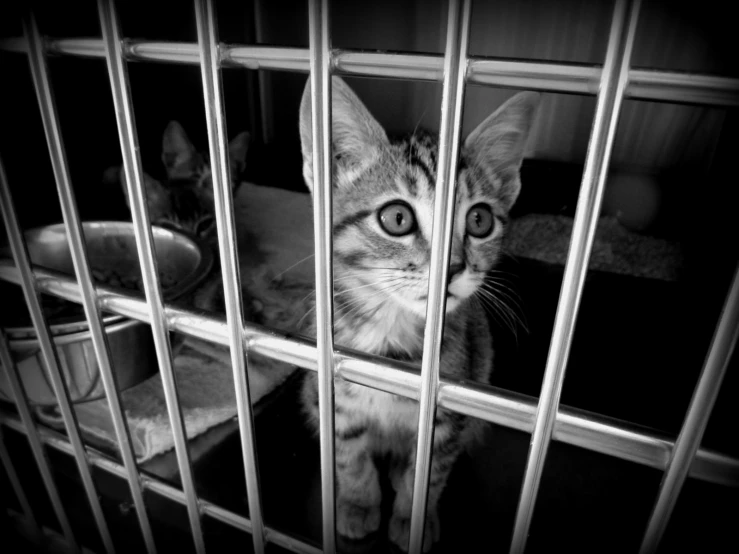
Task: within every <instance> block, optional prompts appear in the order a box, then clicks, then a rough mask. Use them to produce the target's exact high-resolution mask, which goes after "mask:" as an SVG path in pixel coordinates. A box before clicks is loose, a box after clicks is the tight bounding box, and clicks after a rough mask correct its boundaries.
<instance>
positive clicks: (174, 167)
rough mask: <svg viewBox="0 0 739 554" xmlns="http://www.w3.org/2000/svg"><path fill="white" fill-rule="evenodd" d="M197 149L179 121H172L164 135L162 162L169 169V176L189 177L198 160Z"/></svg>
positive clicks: (174, 177)
mask: <svg viewBox="0 0 739 554" xmlns="http://www.w3.org/2000/svg"><path fill="white" fill-rule="evenodd" d="M196 157H197V150H195V147H194V146H193V144H192V142H190V139H189V138H188V136H187V133H185V129H184V128H183V127H182V125H180V124H179V123H178V122H177V121H170V122H169V125H167V128H166V129H165V130H164V135H163V136H162V163H164V167H165V168H166V169H167V178H169V179H177V178H186V177H188V176H189V175H190V174H191V173H192V170H193V164H194V163H195V162H196Z"/></svg>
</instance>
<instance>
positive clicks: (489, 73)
mask: <svg viewBox="0 0 739 554" xmlns="http://www.w3.org/2000/svg"><path fill="white" fill-rule="evenodd" d="M46 48H47V50H48V53H49V54H57V55H71V56H81V57H86V58H102V57H104V55H105V53H104V50H103V45H102V41H101V40H100V39H98V38H84V37H80V38H60V39H49V40H47V45H46ZM0 51H6V52H16V53H26V52H27V51H28V48H27V45H26V43H25V40H24V39H23V38H10V39H4V40H0ZM124 51H125V54H126V59H127V60H129V61H149V62H168V63H183V64H197V63H198V61H199V57H198V45H197V44H195V43H190V42H153V41H137V40H127V41H125V48H124ZM221 62H222V63H223V65H224V66H227V67H245V68H247V69H270V70H281V71H299V72H304V73H307V72H308V71H309V69H310V55H309V52H308V49H306V48H288V47H281V46H247V45H237V44H231V45H223V46H222V48H221ZM332 62H333V67H334V73H336V74H343V75H356V76H366V77H386V78H397V79H412V80H422V81H441V79H442V73H443V65H444V58H443V56H440V55H438V54H416V53H407V52H396V53H393V52H364V51H359V50H337V49H335V50H333V51H332ZM601 71H602V68H601V66H598V65H584V64H578V63H564V62H541V61H529V60H515V59H502V58H486V57H480V56H477V57H473V58H470V63H469V67H468V70H467V82H468V83H470V84H477V85H489V86H499V87H512V88H521V89H530V90H540V91H548V92H566V93H577V94H590V95H593V94H596V92H597V90H598V83H599V82H600V74H601ZM624 95H625V97H627V98H633V99H636V100H660V101H665V102H676V103H689V104H703V105H709V106H739V79H736V78H732V77H723V76H720V75H710V74H701V73H690V72H683V71H662V70H654V69H646V68H642V69H634V68H632V69H631V70H630V71H629V82H628V84H627V86H626V90H625V92H624Z"/></svg>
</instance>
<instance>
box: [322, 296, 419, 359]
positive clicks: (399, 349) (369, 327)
mask: <svg viewBox="0 0 739 554" xmlns="http://www.w3.org/2000/svg"><path fill="white" fill-rule="evenodd" d="M334 340H335V343H336V344H337V345H341V346H344V347H348V348H353V349H355V350H360V351H362V352H367V353H369V354H379V355H382V356H390V357H393V358H396V357H399V358H400V359H408V358H413V357H415V356H416V355H418V356H420V353H421V350H422V348H423V327H422V322H421V321H420V320H419V319H418V318H416V317H414V316H409V315H407V314H404V313H402V312H400V311H398V310H393V309H392V307H388V308H383V309H379V310H376V311H372V312H369V313H363V312H361V311H357V312H356V313H349V314H348V315H346V314H337V317H336V326H335V339H334ZM398 354H400V356H398Z"/></svg>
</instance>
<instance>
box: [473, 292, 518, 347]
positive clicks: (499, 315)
mask: <svg viewBox="0 0 739 554" xmlns="http://www.w3.org/2000/svg"><path fill="white" fill-rule="evenodd" d="M476 298H477V300H478V302H480V305H481V306H483V307H485V306H486V307H487V310H485V311H489V312H490V313H491V314H492V316H493V317H494V318H495V319H497V320H498V322H500V323H501V324H502V325H504V326H505V327H506V328H508V330H509V331H511V334H512V335H513V338H514V340H515V341H516V344H517V345H518V331H517V329H516V325H515V321H513V320H511V318H510V315H509V314H508V312H507V311H506V310H505V309H503V308H502V307H501V306H500V304H499V302H498V301H497V299H495V297H490V296H485V295H482V294H479V295H477V296H476ZM483 309H484V308H483Z"/></svg>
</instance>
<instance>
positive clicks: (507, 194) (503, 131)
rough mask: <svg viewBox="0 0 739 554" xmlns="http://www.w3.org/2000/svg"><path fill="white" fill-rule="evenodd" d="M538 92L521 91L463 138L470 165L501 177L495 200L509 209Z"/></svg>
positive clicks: (518, 182) (518, 183) (515, 194)
mask: <svg viewBox="0 0 739 554" xmlns="http://www.w3.org/2000/svg"><path fill="white" fill-rule="evenodd" d="M539 99H540V95H539V94H538V93H536V92H520V93H518V94H516V95H515V96H514V97H513V98H511V99H510V100H508V101H507V102H506V103H505V104H503V105H502V106H501V107H500V108H498V109H497V110H496V111H495V112H494V113H493V114H492V115H490V116H489V117H488V118H487V119H485V121H483V122H482V123H480V125H478V126H477V128H476V129H475V130H474V131H472V132H471V133H470V134H469V135H468V136H467V138H466V139H465V141H464V148H465V156H466V159H467V161H468V163H469V165H470V166H471V167H473V168H477V169H480V170H482V171H483V174H484V175H485V176H487V177H488V178H490V179H494V178H497V179H499V180H500V189H499V190H498V191H497V196H498V199H499V200H500V201H501V202H502V203H503V206H504V207H505V209H506V210H509V209H510V208H511V207H512V206H513V204H514V202H515V201H516V198H518V194H519V192H520V191H521V180H520V179H519V174H518V171H519V169H520V168H521V162H522V161H523V154H524V148H525V147H526V141H527V140H528V138H529V132H530V131H531V126H532V125H533V122H534V117H535V116H536V111H537V108H538V107H539Z"/></svg>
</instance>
